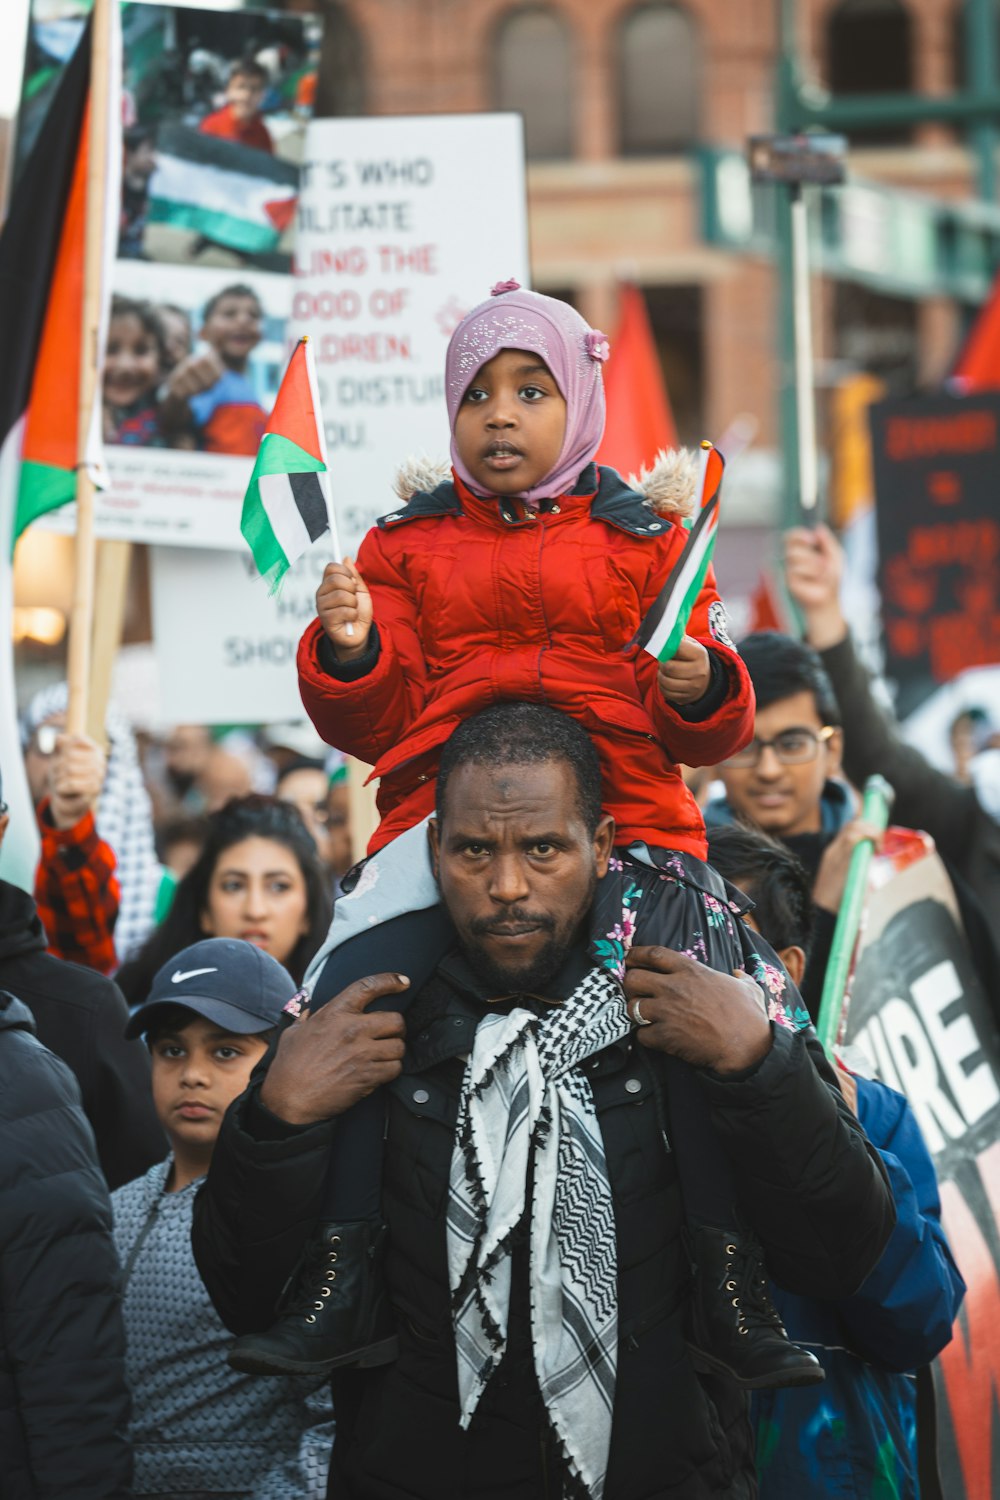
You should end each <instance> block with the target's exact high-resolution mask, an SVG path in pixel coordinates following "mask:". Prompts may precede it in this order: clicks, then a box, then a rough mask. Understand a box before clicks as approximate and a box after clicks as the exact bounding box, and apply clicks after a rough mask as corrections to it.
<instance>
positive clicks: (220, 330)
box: [201, 292, 260, 364]
mask: <svg viewBox="0 0 1000 1500" xmlns="http://www.w3.org/2000/svg"><path fill="white" fill-rule="evenodd" d="M201 336H202V338H203V339H204V340H205V342H206V344H211V346H212V348H213V349H214V350H215V351H216V353H217V354H218V355H219V356H220V358H221V359H223V360H224V361H225V362H226V364H242V363H243V362H244V361H245V360H246V359H247V358H248V357H249V355H250V353H251V352H252V351H253V350H254V349H255V348H256V347H257V345H258V344H259V343H260V304H259V303H258V301H257V300H256V298H255V297H247V296H246V295H245V294H244V293H242V292H232V293H230V292H227V293H225V294H224V295H223V296H222V297H220V298H219V300H218V302H217V303H216V304H215V306H214V307H213V308H212V311H211V314H210V315H209V317H207V318H206V319H205V323H204V327H203V328H202V330H201Z"/></svg>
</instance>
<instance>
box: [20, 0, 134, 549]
mask: <svg viewBox="0 0 1000 1500" xmlns="http://www.w3.org/2000/svg"><path fill="white" fill-rule="evenodd" d="M113 13H114V16H115V22H116V26H115V34H114V37H113V45H112V56H111V88H110V89H109V100H108V105H107V108H108V112H109V114H108V160H107V167H106V170H105V173H104V180H105V182H106V184H107V185H108V188H107V204H106V223H105V232H104V236H103V244H104V264H103V268H102V269H103V290H104V296H103V317H102V325H101V336H100V339H99V364H100V363H103V351H104V343H105V335H106V331H107V312H108V307H109V305H110V296H111V271H112V266H113V264H114V255H115V247H116V246H117V243H118V223H119V216H120V214H121V187H120V182H121V154H122V147H121V45H120V44H121V33H120V30H118V27H117V16H118V7H117V6H115V7H113ZM90 36H91V29H90V25H89V24H88V25H87V27H86V29H85V30H84V31H83V33H82V35H81V38H80V41H79V42H78V44H77V47H76V50H75V51H74V53H73V56H72V58H71V59H70V61H69V63H68V65H67V67H66V69H65V71H64V73H63V76H62V78H61V80H60V82H59V87H58V89H57V91H56V93H55V96H54V98H53V100H52V103H51V106H50V108H49V110H48V113H47V115H46V118H45V121H44V123H43V125H42V128H41V130H40V132H39V134H38V137H37V139H36V141H35V145H34V147H33V149H32V152H31V155H30V156H29V157H28V160H27V161H26V162H25V164H24V168H23V170H22V173H21V177H20V179H19V181H18V183H17V186H16V188H15V190H14V196H13V199H12V201H11V206H10V213H9V215H8V217H7V221H6V223H5V224H4V227H3V233H2V234H0V349H2V350H3V366H2V371H3V373H2V378H0V446H3V445H4V444H6V443H7V442H8V441H14V440H16V438H17V437H18V436H19V435H20V429H21V419H22V418H24V417H25V414H27V415H26V420H25V421H24V424H23V439H22V449H21V452H22V464H21V476H20V485H19V490H18V498H17V511H16V515H15V519H14V527H13V537H14V539H16V538H17V537H18V536H19V535H20V533H21V532H22V531H23V530H24V528H25V527H26V526H27V525H29V524H30V523H31V522H32V521H34V520H35V519H36V518H37V517H38V516H40V515H44V513H45V512H46V511H49V510H55V509H57V508H58V507H59V506H60V505H65V504H66V502H67V501H68V500H72V499H73V496H74V493H75V489H76V466H77V463H78V461H79V457H80V455H79V453H78V441H79V435H78V428H79V391H78V384H79V371H80V356H81V339H82V324H83V243H84V223H85V218H86V207H87V149H88V142H89V133H90V131H89V101H88V90H89V81H90ZM96 389H97V393H98V395H97V399H96V401H95V403H94V412H93V420H92V422H91V436H90V439H89V441H88V443H87V448H86V453H85V455H84V460H85V462H86V463H87V465H88V467H89V468H90V469H91V471H92V472H93V473H94V475H95V478H99V477H100V476H102V475H103V450H102V445H101V401H100V389H101V372H100V369H98V376H97V387H96Z"/></svg>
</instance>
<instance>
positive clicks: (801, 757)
mask: <svg viewBox="0 0 1000 1500" xmlns="http://www.w3.org/2000/svg"><path fill="white" fill-rule="evenodd" d="M740 655H741V656H742V657H743V660H744V663H745V664H746V668H747V671H748V672H749V673H750V679H751V681H752V682H753V686H754V692H755V694H756V696H757V716H756V720H755V724H754V737H753V739H752V740H751V741H750V743H749V744H748V745H747V746H746V748H745V749H743V750H741V751H740V752H739V753H738V754H737V755H734V756H733V757H732V758H731V759H730V760H727V761H725V762H724V763H723V764H722V765H721V766H718V767H717V768H716V770H717V774H718V776H719V778H720V779H721V781H722V783H723V785H724V786H725V789H726V795H725V797H724V798H719V799H717V800H715V801H713V802H710V803H709V804H708V807H707V808H706V809H705V821H706V823H707V824H708V825H709V827H712V826H717V825H719V824H722V823H731V822H733V821H734V820H736V819H740V820H742V821H745V822H750V823H753V824H756V826H757V827H758V828H763V829H764V830H765V832H766V833H770V834H772V835H773V836H774V837H775V838H779V839H780V840H781V841H782V843H783V844H785V845H787V847H788V848H789V849H791V851H792V853H793V854H795V855H797V856H798V858H799V859H800V860H801V861H802V863H803V865H804V866H805V868H806V870H807V872H808V874H809V877H810V879H811V881H812V890H813V907H814V924H813V928H814V935H813V946H812V949H811V952H810V962H809V968H808V970H807V971H806V978H805V980H804V989H803V995H804V998H805V999H806V1003H807V1004H809V1003H810V1002H811V1001H812V1000H813V999H814V998H815V999H816V1000H817V1001H818V999H819V994H820V992H821V990H822V985H823V975H824V973H825V972H826V961H827V957H828V955H829V951H830V943H831V941H832V938H833V929H834V926H835V924H836V918H837V911H838V909H839V907H840V901H841V897H842V896H843V893H844V882H845V880H846V878H847V868H848V865H849V864H850V859H851V853H852V851H853V849H854V846H855V844H857V843H858V841H859V840H860V839H862V838H865V837H867V836H869V835H870V834H871V833H872V832H873V830H872V829H871V828H870V827H869V825H868V824H866V823H865V822H864V821H863V820H862V819H861V818H857V817H855V816H854V804H853V800H852V797H851V793H850V791H849V789H848V787H847V786H846V784H845V783H844V782H843V781H842V780H841V779H840V772H841V755H842V752H843V738H844V737H843V730H842V728H841V716H840V708H839V706H838V704H837V699H836V697H835V695H834V691H833V688H832V686H831V684H830V679H829V677H828V676H827V674H826V672H825V671H824V670H823V666H822V664H821V662H820V660H819V657H818V656H817V655H816V653H815V651H813V650H812V649H811V648H810V647H809V646H806V645H803V644H802V643H801V642H800V641H794V640H792V639H791V638H790V637H789V636H784V635H778V634H777V633H775V632H772V631H759V632H757V633H756V634H755V635H751V636H747V638H746V640H744V641H742V642H741V644H740ZM806 990H808V991H809V993H808V994H806ZM813 990H815V992H816V993H815V996H814V995H813V993H812V991H813Z"/></svg>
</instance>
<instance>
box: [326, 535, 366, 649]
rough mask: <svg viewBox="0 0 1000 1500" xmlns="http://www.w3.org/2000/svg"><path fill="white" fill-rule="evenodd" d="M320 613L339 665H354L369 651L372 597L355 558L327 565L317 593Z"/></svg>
mask: <svg viewBox="0 0 1000 1500" xmlns="http://www.w3.org/2000/svg"><path fill="white" fill-rule="evenodd" d="M316 613H317V614H318V615H319V618H320V622H321V624H322V626H323V629H324V630H325V631H326V634H327V638H328V639H329V641H330V644H331V646H332V647H333V649H334V652H335V654H336V657H337V660H338V661H353V659H354V658H355V657H356V656H361V655H362V654H363V652H365V651H366V650H367V649H368V636H369V634H370V633H371V628H372V596H371V594H370V593H369V592H368V585H367V584H366V583H365V581H364V579H363V578H362V576H361V574H360V573H359V572H358V570H357V568H356V567H355V566H354V560H353V558H350V557H345V558H344V561H343V562H332V563H327V565H326V569H325V571H324V573H323V578H322V581H321V583H320V586H319V588H318V589H317V590H316Z"/></svg>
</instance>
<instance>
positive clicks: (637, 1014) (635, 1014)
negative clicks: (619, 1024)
mask: <svg viewBox="0 0 1000 1500" xmlns="http://www.w3.org/2000/svg"><path fill="white" fill-rule="evenodd" d="M632 1020H633V1021H634V1022H635V1024H636V1025H637V1026H652V1024H653V1023H652V1021H647V1020H646V1017H645V1016H644V1015H643V1013H642V1011H641V1010H640V1009H639V1002H638V1000H633V1001H632Z"/></svg>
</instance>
